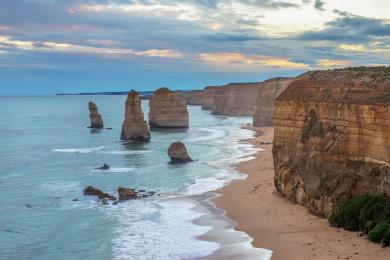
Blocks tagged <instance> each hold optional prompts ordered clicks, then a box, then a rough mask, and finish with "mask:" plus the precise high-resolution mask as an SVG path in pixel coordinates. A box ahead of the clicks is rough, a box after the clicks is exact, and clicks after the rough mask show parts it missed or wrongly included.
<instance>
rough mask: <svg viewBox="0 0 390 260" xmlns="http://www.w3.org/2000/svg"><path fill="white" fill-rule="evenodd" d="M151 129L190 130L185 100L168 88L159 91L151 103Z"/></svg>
mask: <svg viewBox="0 0 390 260" xmlns="http://www.w3.org/2000/svg"><path fill="white" fill-rule="evenodd" d="M149 108H150V109H149V126H150V128H188V110H187V102H186V100H185V98H184V97H183V96H182V95H181V94H180V93H176V92H172V91H170V90H169V89H168V88H160V89H158V90H157V91H156V92H155V93H154V95H153V96H152V98H151V99H150V101H149Z"/></svg>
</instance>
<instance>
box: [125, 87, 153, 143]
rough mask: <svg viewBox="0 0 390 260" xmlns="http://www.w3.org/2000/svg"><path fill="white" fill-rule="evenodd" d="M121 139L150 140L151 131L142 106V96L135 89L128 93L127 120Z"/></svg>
mask: <svg viewBox="0 0 390 260" xmlns="http://www.w3.org/2000/svg"><path fill="white" fill-rule="evenodd" d="M121 140H131V141H149V140H150V132H149V129H148V125H147V123H146V121H145V120H144V113H143V112H142V108H141V98H140V96H139V95H138V93H137V92H136V91H134V90H132V91H131V92H130V93H129V94H128V96H127V99H126V105H125V120H124V122H123V125H122V133H121Z"/></svg>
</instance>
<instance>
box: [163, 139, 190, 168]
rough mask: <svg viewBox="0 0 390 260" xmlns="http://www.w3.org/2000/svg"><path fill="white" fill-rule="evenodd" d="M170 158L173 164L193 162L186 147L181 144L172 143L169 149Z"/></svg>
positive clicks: (178, 142)
mask: <svg viewBox="0 0 390 260" xmlns="http://www.w3.org/2000/svg"><path fill="white" fill-rule="evenodd" d="M168 156H169V157H170V158H171V162H173V163H185V162H192V159H191V157H190V156H189V155H188V152H187V148H186V146H185V145H184V144H183V143H182V142H180V141H177V142H174V143H172V144H171V145H170V146H169V148H168Z"/></svg>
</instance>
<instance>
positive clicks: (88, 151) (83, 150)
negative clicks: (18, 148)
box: [53, 146, 150, 154]
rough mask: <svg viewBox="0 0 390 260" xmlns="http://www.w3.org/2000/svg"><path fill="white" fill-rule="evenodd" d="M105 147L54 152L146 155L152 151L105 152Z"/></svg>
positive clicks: (55, 150) (67, 149)
mask: <svg viewBox="0 0 390 260" xmlns="http://www.w3.org/2000/svg"><path fill="white" fill-rule="evenodd" d="M104 147H105V146H97V147H85V148H65V149H53V152H59V153H95V152H96V153H103V154H144V153H149V152H150V151H142V150H139V151H123V150H114V151H105V150H103V148H104Z"/></svg>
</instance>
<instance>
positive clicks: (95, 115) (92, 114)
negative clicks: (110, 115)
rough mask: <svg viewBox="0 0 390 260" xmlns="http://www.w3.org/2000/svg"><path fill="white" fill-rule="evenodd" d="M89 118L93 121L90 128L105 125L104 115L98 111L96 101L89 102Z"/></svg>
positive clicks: (98, 127)
mask: <svg viewBox="0 0 390 260" xmlns="http://www.w3.org/2000/svg"><path fill="white" fill-rule="evenodd" d="M88 109H89V119H90V121H91V126H90V128H96V129H102V128H103V127H104V124H103V119H102V116H101V115H100V114H99V112H98V107H97V106H96V104H95V103H93V102H91V101H90V102H89V103H88Z"/></svg>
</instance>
